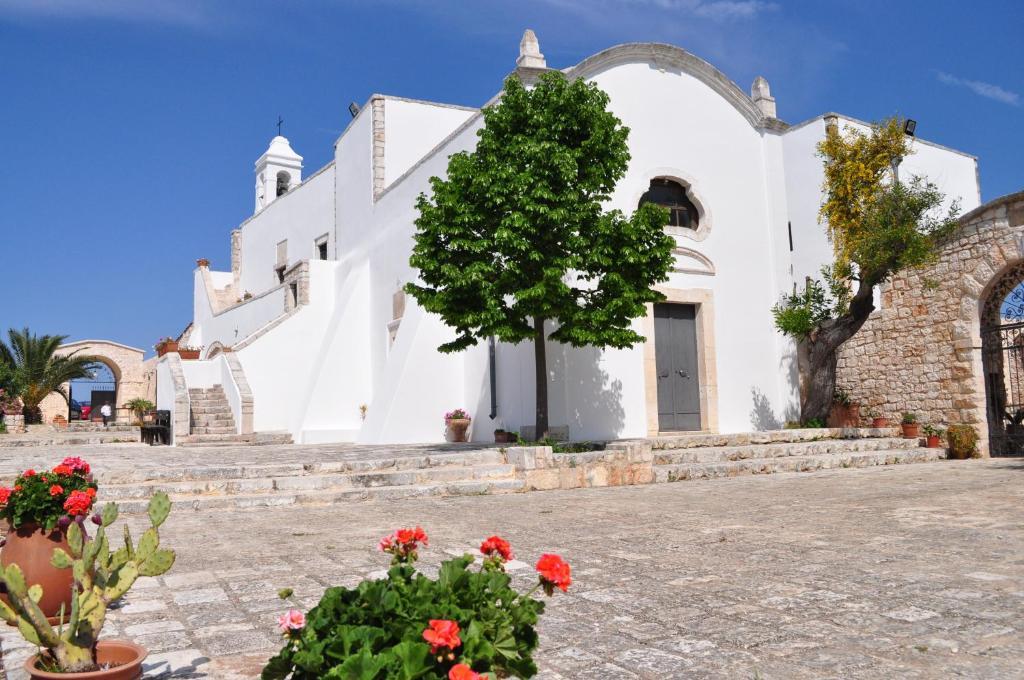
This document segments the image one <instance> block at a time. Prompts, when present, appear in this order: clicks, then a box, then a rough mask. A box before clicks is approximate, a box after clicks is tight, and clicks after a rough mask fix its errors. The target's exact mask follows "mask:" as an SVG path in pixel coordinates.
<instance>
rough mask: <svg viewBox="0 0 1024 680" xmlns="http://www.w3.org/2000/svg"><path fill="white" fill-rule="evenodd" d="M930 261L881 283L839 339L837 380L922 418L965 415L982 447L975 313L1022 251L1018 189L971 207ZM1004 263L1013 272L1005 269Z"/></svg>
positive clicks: (868, 403)
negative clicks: (863, 314)
mask: <svg viewBox="0 0 1024 680" xmlns="http://www.w3.org/2000/svg"><path fill="white" fill-rule="evenodd" d="M960 225H961V226H960V228H959V229H958V230H957V232H956V234H955V235H954V236H953V237H952V238H951V239H950V240H949V241H948V242H947V243H946V244H945V245H944V246H943V248H942V250H941V252H940V256H939V259H938V261H937V262H936V263H934V264H932V265H930V266H927V267H924V268H921V269H915V270H907V271H903V272H900V273H899V274H897V275H896V276H894V277H893V278H892V279H891V280H890V281H889V282H887V283H886V284H885V285H883V286H882V287H881V291H880V292H881V309H879V310H877V311H875V312H874V313H872V315H871V317H870V318H869V319H868V320H867V322H866V323H865V324H864V327H863V328H862V329H861V330H860V332H859V333H857V335H855V336H854V337H853V338H851V339H850V340H849V341H848V342H847V343H846V344H845V345H844V346H843V348H842V351H841V354H840V359H839V387H840V388H841V389H843V390H846V391H847V392H848V393H849V394H850V395H851V397H852V398H853V399H854V400H855V401H858V402H860V403H861V404H862V405H863V406H862V409H861V411H862V412H866V411H867V409H868V408H875V409H877V410H878V411H880V412H881V413H882V415H885V416H888V417H889V418H898V417H899V415H900V413H902V412H904V411H911V412H914V413H916V414H918V416H919V417H920V419H921V422H922V423H933V424H937V425H941V426H943V427H946V426H948V425H950V424H954V423H970V424H972V425H974V426H975V427H976V428H977V430H978V434H979V435H980V438H981V442H982V445H983V451H982V453H983V454H984V455H987V450H988V449H987V442H988V425H987V423H986V408H985V404H986V397H985V381H984V375H983V370H982V354H981V333H980V329H981V314H982V307H983V305H984V303H985V301H986V300H987V299H988V298H989V297H990V295H989V292H990V291H992V290H993V289H998V290H997V292H996V295H994V296H992V297H993V299H994V297H995V296H997V295H998V294H999V292H1001V291H1004V290H1005V288H1006V287H1005V285H1000V284H1005V281H1004V279H1005V280H1008V279H1009V277H1013V276H1016V274H1015V273H1014V272H1009V270H1010V269H1011V268H1013V267H1014V265H1016V264H1018V263H1020V262H1021V261H1022V259H1024V192H1020V193H1016V194H1012V195H1009V196H1005V197H1003V198H1000V199H997V200H995V201H992V202H990V203H988V204H986V205H983V206H981V207H979V208H977V209H976V210H973V211H971V212H970V213H968V214H967V215H965V216H964V217H963V218H962V219H961V220H960ZM1007 272H1009V273H1007Z"/></svg>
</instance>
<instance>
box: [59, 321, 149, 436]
mask: <svg viewBox="0 0 1024 680" xmlns="http://www.w3.org/2000/svg"><path fill="white" fill-rule="evenodd" d="M57 352H58V353H60V354H70V353H71V352H78V353H79V354H82V355H90V356H95V357H98V358H99V359H100V360H101V362H102V363H104V364H106V365H107V366H108V367H109V368H110V370H111V372H112V373H113V374H114V378H115V380H116V381H117V402H118V403H116V404H114V406H115V407H117V408H121V407H122V406H124V404H125V403H126V402H128V401H131V400H132V399H135V398H142V399H149V400H150V401H154V399H153V395H154V394H155V388H154V387H153V384H152V382H153V381H152V377H151V375H148V373H149V372H151V371H152V367H151V366H147V365H145V364H144V363H143V360H142V359H143V356H144V355H145V352H144V351H143V350H141V349H137V348H135V347H129V346H127V345H122V344H120V343H116V342H110V341H107V340H82V341H79V342H72V343H69V344H66V345H61V346H60V348H58V349H57ZM64 389H65V390H67V389H68V385H67V383H65V384H64ZM74 397H75V399H77V400H79V401H83V400H88V399H89V395H88V394H75V395H74ZM39 406H40V409H41V410H42V413H43V422H44V423H51V422H52V421H53V417H54V416H56V415H62V416H64V417H67V414H68V405H67V402H66V401H64V398H63V397H62V396H60V395H59V394H57V393H56V392H53V393H52V394H50V395H48V396H47V397H46V398H45V399H43V402H42V403H41V404H40V405H39ZM93 406H94V408H95V409H96V410H97V412H98V411H99V407H100V404H94V405H93ZM117 417H118V418H119V419H122V420H124V419H128V418H130V417H131V414H130V413H129V412H128V411H124V410H122V411H118V412H117Z"/></svg>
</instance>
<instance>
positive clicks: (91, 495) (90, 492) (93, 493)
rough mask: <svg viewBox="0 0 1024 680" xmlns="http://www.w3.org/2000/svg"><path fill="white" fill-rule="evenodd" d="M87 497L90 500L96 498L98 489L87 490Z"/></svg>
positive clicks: (90, 488)
mask: <svg viewBox="0 0 1024 680" xmlns="http://www.w3.org/2000/svg"><path fill="white" fill-rule="evenodd" d="M85 495H86V496H88V497H89V498H96V489H94V488H92V487H91V486H90V487H89V488H88V489H86V490H85Z"/></svg>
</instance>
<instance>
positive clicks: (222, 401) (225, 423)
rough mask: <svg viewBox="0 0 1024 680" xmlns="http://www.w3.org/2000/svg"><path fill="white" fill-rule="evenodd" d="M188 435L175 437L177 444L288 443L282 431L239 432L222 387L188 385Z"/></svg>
mask: <svg viewBox="0 0 1024 680" xmlns="http://www.w3.org/2000/svg"><path fill="white" fill-rule="evenodd" d="M188 396H189V402H190V404H191V413H190V414H189V434H188V435H187V436H185V437H179V438H178V439H177V441H176V442H175V443H176V444H177V445H179V446H233V445H238V444H249V445H251V444H290V443H291V441H292V439H291V436H290V435H288V434H283V433H263V432H257V433H251V434H239V432H238V428H237V427H236V425H235V417H234V415H233V414H232V411H231V405H230V404H229V403H228V398H227V395H225V394H224V388H223V387H222V386H220V385H215V386H214V387H202V388H189V391H188Z"/></svg>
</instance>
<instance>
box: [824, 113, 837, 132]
mask: <svg viewBox="0 0 1024 680" xmlns="http://www.w3.org/2000/svg"><path fill="white" fill-rule="evenodd" d="M824 120H825V132H826V133H829V132H839V116H837V115H836V114H834V113H826V114H825V116H824Z"/></svg>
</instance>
